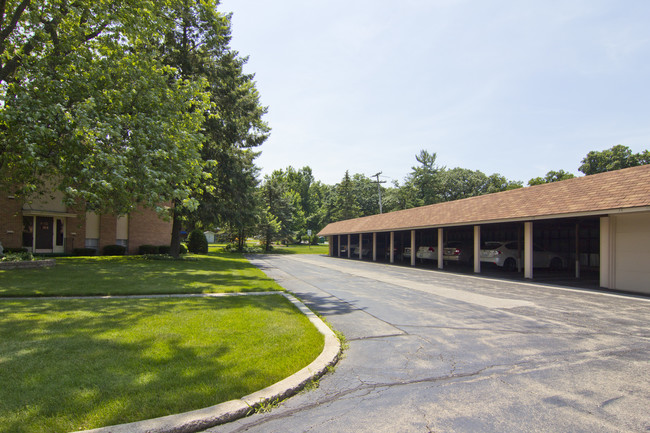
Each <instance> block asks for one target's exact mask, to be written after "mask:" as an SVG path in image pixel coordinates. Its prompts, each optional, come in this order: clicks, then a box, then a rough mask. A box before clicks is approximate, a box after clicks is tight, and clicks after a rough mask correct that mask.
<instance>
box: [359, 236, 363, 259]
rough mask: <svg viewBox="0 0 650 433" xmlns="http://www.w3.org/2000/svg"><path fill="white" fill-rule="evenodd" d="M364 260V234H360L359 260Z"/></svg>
mask: <svg viewBox="0 0 650 433" xmlns="http://www.w3.org/2000/svg"><path fill="white" fill-rule="evenodd" d="M362 258H363V233H359V260H361V259H362Z"/></svg>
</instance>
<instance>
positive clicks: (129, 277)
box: [0, 253, 282, 297]
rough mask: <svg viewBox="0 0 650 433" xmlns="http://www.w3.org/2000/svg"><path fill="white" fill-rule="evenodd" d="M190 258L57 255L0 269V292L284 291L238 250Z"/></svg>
mask: <svg viewBox="0 0 650 433" xmlns="http://www.w3.org/2000/svg"><path fill="white" fill-rule="evenodd" d="M191 259H192V260H176V261H167V260H144V259H142V258H141V257H140V256H126V257H123V256H122V257H66V258H57V259H56V266H54V267H52V268H45V269H26V270H25V269H20V270H18V269H12V270H5V271H2V270H0V297H7V296H92V295H134V294H136V295H137V294H140V295H144V294H169V293H218V292H251V291H254V292H262V291H269V290H271V291H272V290H282V288H281V287H279V286H278V285H277V284H276V283H275V282H274V281H273V280H272V279H270V278H268V277H267V276H266V275H264V273H263V272H261V271H260V270H259V269H257V268H256V267H255V266H253V265H251V264H250V263H249V262H248V261H247V260H246V259H245V258H243V257H242V255H241V254H227V253H221V254H217V255H203V256H192V257H191Z"/></svg>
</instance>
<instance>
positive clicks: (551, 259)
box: [481, 241, 565, 271]
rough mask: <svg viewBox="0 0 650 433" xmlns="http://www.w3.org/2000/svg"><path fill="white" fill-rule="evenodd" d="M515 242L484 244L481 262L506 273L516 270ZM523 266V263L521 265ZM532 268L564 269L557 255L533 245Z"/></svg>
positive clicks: (517, 253)
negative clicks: (501, 269)
mask: <svg viewBox="0 0 650 433" xmlns="http://www.w3.org/2000/svg"><path fill="white" fill-rule="evenodd" d="M518 246H519V245H518V242H517V241H510V242H501V241H490V242H485V243H484V244H483V247H482V248H481V262H482V263H493V264H495V265H497V266H499V267H501V268H503V269H505V270H507V271H514V270H516V269H517V268H518V267H519V265H520V263H519V257H518V256H519V252H520V251H519V248H518ZM523 255H524V252H523V245H522V249H521V258H522V259H523ZM522 264H523V263H522ZM533 267H534V268H551V269H553V270H560V269H563V268H564V267H565V261H564V259H563V258H562V257H561V256H560V255H559V254H557V253H554V252H551V251H546V250H545V249H543V248H541V247H539V246H538V245H534V244H533Z"/></svg>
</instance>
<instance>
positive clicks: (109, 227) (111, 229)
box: [97, 215, 117, 254]
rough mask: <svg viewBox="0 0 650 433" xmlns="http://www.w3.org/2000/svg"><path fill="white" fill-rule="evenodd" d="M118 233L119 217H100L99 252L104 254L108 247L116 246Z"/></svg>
mask: <svg viewBox="0 0 650 433" xmlns="http://www.w3.org/2000/svg"><path fill="white" fill-rule="evenodd" d="M116 233H117V217H116V216H115V215H101V216H100V217H99V250H98V251H97V254H102V252H103V251H104V247H105V246H106V245H115V239H116V238H115V235H116Z"/></svg>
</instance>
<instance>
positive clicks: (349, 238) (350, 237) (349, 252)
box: [348, 234, 352, 259]
mask: <svg viewBox="0 0 650 433" xmlns="http://www.w3.org/2000/svg"><path fill="white" fill-rule="evenodd" d="M351 241H352V235H351V234H349V235H348V259H349V258H350V255H351V254H352V252H351V251H350V250H351V248H350V247H351V246H352V242H351Z"/></svg>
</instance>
